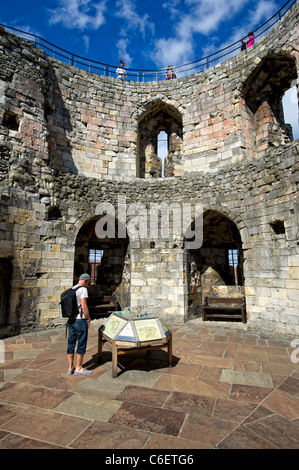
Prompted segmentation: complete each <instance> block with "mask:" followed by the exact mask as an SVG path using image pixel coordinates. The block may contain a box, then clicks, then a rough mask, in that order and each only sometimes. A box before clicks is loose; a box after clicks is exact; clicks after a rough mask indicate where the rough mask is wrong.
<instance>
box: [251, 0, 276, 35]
mask: <svg viewBox="0 0 299 470" xmlns="http://www.w3.org/2000/svg"><path fill="white" fill-rule="evenodd" d="M277 9H278V7H277V5H276V3H275V2H274V1H272V0H261V1H260V2H258V3H257V4H256V5H255V6H254V10H251V11H250V12H249V13H250V15H249V18H250V20H249V21H250V24H251V26H249V29H250V28H251V27H252V28H253V27H255V26H256V25H260V24H261V23H262V22H263V21H264V20H267V19H269V18H271V16H272V15H273V14H274V13H275V12H276V11H277Z"/></svg>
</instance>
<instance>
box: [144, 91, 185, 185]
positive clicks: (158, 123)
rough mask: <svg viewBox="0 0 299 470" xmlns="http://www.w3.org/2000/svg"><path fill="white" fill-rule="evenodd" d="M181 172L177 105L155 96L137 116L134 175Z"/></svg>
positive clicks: (181, 131) (181, 146)
mask: <svg viewBox="0 0 299 470" xmlns="http://www.w3.org/2000/svg"><path fill="white" fill-rule="evenodd" d="M182 172H183V128H182V117H181V114H180V113H179V112H178V110H177V109H176V108H174V107H173V106H170V105H167V104H165V103H163V102H162V101H160V100H158V101H157V102H155V103H153V104H152V105H151V106H150V107H149V109H148V110H147V111H146V112H145V113H144V114H143V115H142V117H141V118H140V120H139V125H138V164H137V177H139V178H161V177H162V176H164V177H168V176H173V175H181V174H182Z"/></svg>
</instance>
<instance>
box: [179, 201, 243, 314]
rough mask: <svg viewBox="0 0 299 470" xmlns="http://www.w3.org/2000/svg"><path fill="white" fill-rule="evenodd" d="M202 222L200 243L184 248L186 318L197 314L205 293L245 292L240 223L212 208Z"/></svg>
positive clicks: (216, 294) (213, 295)
mask: <svg viewBox="0 0 299 470" xmlns="http://www.w3.org/2000/svg"><path fill="white" fill-rule="evenodd" d="M202 224H203V225H202V228H203V243H202V246H201V247H200V248H198V249H188V250H186V264H187V269H186V272H187V296H188V309H187V316H188V317H190V316H200V315H201V305H202V303H203V300H204V297H205V296H212V297H222V296H224V297H229V296H232V297H238V296H244V295H245V287H244V284H245V278H244V270H243V264H244V254H243V248H242V237H241V229H240V225H241V224H240V223H238V226H237V223H235V222H234V221H233V220H232V218H229V217H228V216H227V215H224V214H223V213H221V212H219V211H218V210H214V209H209V210H207V211H205V212H204V214H203V221H202Z"/></svg>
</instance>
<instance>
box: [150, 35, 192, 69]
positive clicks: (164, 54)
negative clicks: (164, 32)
mask: <svg viewBox="0 0 299 470" xmlns="http://www.w3.org/2000/svg"><path fill="white" fill-rule="evenodd" d="M192 53H193V46H192V42H191V39H189V38H183V39H182V38H169V39H164V38H162V39H158V40H157V41H156V44H155V49H154V51H153V54H152V58H153V60H154V61H155V63H156V64H157V66H158V67H167V66H168V65H180V64H183V63H186V62H188V61H189V57H191V55H192Z"/></svg>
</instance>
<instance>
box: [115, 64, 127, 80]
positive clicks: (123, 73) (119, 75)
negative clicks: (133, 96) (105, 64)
mask: <svg viewBox="0 0 299 470" xmlns="http://www.w3.org/2000/svg"><path fill="white" fill-rule="evenodd" d="M116 73H117V77H116V78H119V79H120V80H123V81H124V80H125V79H126V78H127V72H126V71H125V63H124V62H123V61H122V60H121V61H120V67H118V68H117V69H116Z"/></svg>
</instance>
